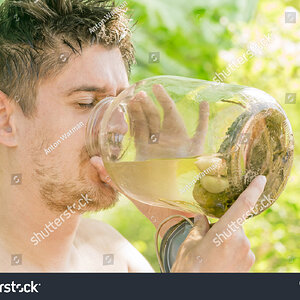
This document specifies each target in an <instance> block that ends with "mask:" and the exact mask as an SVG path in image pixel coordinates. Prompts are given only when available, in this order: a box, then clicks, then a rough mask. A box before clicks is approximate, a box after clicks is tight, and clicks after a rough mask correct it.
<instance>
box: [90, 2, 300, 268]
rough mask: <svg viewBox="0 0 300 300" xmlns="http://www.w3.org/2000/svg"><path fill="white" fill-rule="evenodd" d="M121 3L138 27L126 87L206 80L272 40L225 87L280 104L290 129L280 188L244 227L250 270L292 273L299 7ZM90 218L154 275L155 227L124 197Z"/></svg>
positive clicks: (299, 235)
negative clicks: (289, 159) (124, 242)
mask: <svg viewBox="0 0 300 300" xmlns="http://www.w3.org/2000/svg"><path fill="white" fill-rule="evenodd" d="M119 3H120V4H121V3H122V2H119ZM127 3H128V8H129V11H130V13H131V14H132V19H133V21H132V23H134V22H137V24H136V25H135V29H134V44H135V48H136V59H137V64H136V65H135V67H134V68H133V73H132V78H131V82H132V83H134V82H136V81H137V80H140V79H143V78H146V77H150V76H154V75H178V76H187V77H193V78H199V79H205V80H213V78H214V76H215V73H216V72H217V73H220V72H222V71H223V70H224V69H225V70H226V66H227V65H228V64H229V63H230V62H231V61H232V60H236V59H237V58H238V57H239V56H242V55H243V54H244V53H245V52H246V51H247V48H248V47H249V46H250V47H251V45H253V44H251V43H253V42H259V41H261V40H262V38H263V37H264V35H265V36H268V34H270V35H271V37H272V38H271V40H270V43H268V44H267V45H266V46H265V47H264V48H263V50H262V51H257V53H256V56H255V57H253V58H252V59H250V60H249V61H248V62H246V63H244V64H243V65H241V66H240V67H239V68H238V69H236V70H235V71H234V72H232V74H231V75H230V76H229V77H227V78H226V80H225V82H227V83H236V84H240V85H247V86H252V87H255V88H258V89H261V90H264V91H265V92H267V93H269V94H270V95H272V96H273V97H274V98H275V99H277V101H278V102H279V103H280V104H281V105H282V106H283V108H284V110H285V111H286V112H287V115H288V117H289V119H290V122H291V124H292V128H293V131H294V136H295V158H294V166H293V170H292V174H291V177H290V179H289V182H288V184H287V187H286V189H285V191H284V192H283V193H282V195H281V196H280V198H279V199H278V200H277V202H276V203H275V204H274V205H273V206H272V207H271V208H270V209H268V210H267V211H265V212H264V213H262V214H261V215H259V216H257V217H255V218H254V219H252V220H249V221H248V222H246V224H245V226H244V228H245V232H246V235H247V236H248V238H249V240H250V242H251V245H252V250H253V252H254V253H255V255H256V263H255V265H254V266H253V267H252V271H253V272H299V271H300V201H299V198H298V195H299V189H300V185H299V183H300V174H299V170H300V149H299V145H298V143H297V141H298V140H299V130H300V80H299V76H300V68H299V67H300V15H299V13H298V12H299V11H300V2H299V1H298V0H293V1H283V0H277V1H273V0H261V1H255V0H239V1H236V0H214V1H212V0H211V1H204V0H189V1H182V0H163V1H162V0H151V1H149V0H138V1H127ZM285 12H296V23H293V18H292V17H293V15H290V19H287V20H286V17H285V16H286V14H285ZM286 21H287V23H286ZM288 22H291V23H288ZM286 93H296V103H293V102H294V101H286ZM286 102H291V103H286ZM92 217H93V218H99V219H101V220H104V221H105V222H107V223H109V224H111V225H112V226H114V227H115V228H116V229H117V230H118V231H119V232H121V233H122V234H123V236H124V237H126V238H127V239H128V240H129V241H130V242H131V243H132V244H133V245H134V246H135V247H136V248H137V249H138V250H139V251H140V252H141V253H142V254H143V255H144V256H145V257H146V258H147V259H148V260H149V262H150V263H151V265H152V266H153V267H154V268H155V270H156V271H159V267H158V263H157V260H156V256H155V248H154V235H155V229H154V226H153V225H152V224H151V222H150V221H149V220H148V219H146V218H145V217H144V216H143V215H142V214H141V213H140V212H139V211H138V210H137V209H136V208H135V206H134V205H133V204H132V203H131V202H130V201H129V200H127V199H125V198H122V200H121V201H120V203H119V204H118V205H117V206H116V207H115V208H113V209H111V210H109V211H107V212H101V213H98V214H93V215H92Z"/></svg>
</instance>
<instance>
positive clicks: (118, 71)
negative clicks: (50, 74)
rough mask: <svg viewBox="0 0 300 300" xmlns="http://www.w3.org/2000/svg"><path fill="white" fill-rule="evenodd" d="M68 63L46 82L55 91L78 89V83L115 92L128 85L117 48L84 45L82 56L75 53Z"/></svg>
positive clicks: (46, 85) (46, 86)
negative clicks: (85, 46)
mask: <svg viewBox="0 0 300 300" xmlns="http://www.w3.org/2000/svg"><path fill="white" fill-rule="evenodd" d="M62 63H66V66H65V67H64V68H63V69H62V71H61V72H60V73H59V74H58V75H57V76H56V77H55V78H53V79H51V80H49V81H47V80H46V82H45V85H44V87H45V88H46V89H52V92H54V93H58V94H59V93H63V92H64V91H66V90H71V89H73V88H74V89H76V88H77V87H78V86H84V85H88V86H97V87H99V88H103V89H105V90H108V91H110V92H111V91H114V92H116V91H117V90H119V89H120V88H126V87H127V86H128V77H127V72H126V68H125V65H124V62H123V59H122V56H121V52H120V50H119V49H118V48H117V47H114V48H105V47H103V46H100V45H95V46H91V47H87V48H83V51H82V53H81V55H76V56H75V55H72V56H71V57H70V59H69V60H67V61H66V62H62Z"/></svg>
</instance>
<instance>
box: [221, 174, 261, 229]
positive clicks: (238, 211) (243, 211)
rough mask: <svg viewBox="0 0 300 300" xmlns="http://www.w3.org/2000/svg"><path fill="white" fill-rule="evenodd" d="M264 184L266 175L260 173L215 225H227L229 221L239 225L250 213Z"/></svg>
mask: <svg viewBox="0 0 300 300" xmlns="http://www.w3.org/2000/svg"><path fill="white" fill-rule="evenodd" d="M265 184H266V177H265V176H262V175H260V176H257V177H256V178H255V179H254V180H253V181H252V182H251V183H250V185H249V186H248V187H247V188H246V189H245V190H244V191H243V193H242V194H241V195H240V196H239V198H238V199H237V200H236V201H235V202H234V204H233V205H232V206H231V207H230V209H229V210H228V211H227V212H226V213H225V214H224V216H223V217H222V218H221V219H220V220H219V222H217V223H216V225H217V226H218V227H219V226H227V225H228V224H229V223H231V222H237V223H238V225H240V226H241V225H242V224H243V223H244V222H245V220H246V218H247V217H249V216H250V215H251V214H252V210H253V208H254V206H255V204H256V202H257V200H258V198H259V197H260V195H261V194H262V192H263V191H264V187H265Z"/></svg>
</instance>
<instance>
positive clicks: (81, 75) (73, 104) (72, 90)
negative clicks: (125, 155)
mask: <svg viewBox="0 0 300 300" xmlns="http://www.w3.org/2000/svg"><path fill="white" fill-rule="evenodd" d="M62 63H66V66H65V68H64V69H63V70H62V72H61V73H60V74H59V75H58V76H56V77H55V78H52V79H47V80H44V81H43V82H42V83H41V84H40V85H39V86H38V89H37V99H36V105H37V115H36V117H34V118H33V119H26V118H25V117H24V119H22V120H20V121H21V123H22V124H19V125H20V135H19V145H18V146H19V147H22V153H21V154H22V156H25V157H26V158H25V159H24V163H25V161H26V170H25V172H26V174H27V175H28V176H32V180H33V181H35V183H36V184H38V186H39V190H40V193H41V196H42V198H43V200H45V201H46V202H45V203H47V204H48V205H49V206H50V207H51V208H53V209H58V210H60V211H64V210H65V209H66V206H67V205H73V203H78V200H79V199H80V198H81V194H84V195H85V194H87V195H88V197H89V199H92V200H93V201H92V202H89V203H90V204H89V206H86V207H85V208H84V210H98V209H102V208H108V207H110V206H112V205H113V204H114V203H115V202H116V201H117V194H116V192H115V191H114V190H113V189H112V188H111V187H109V186H108V185H106V184H105V183H103V182H102V181H101V180H100V179H99V176H98V174H97V172H96V169H95V168H94V167H93V166H92V165H91V163H90V161H89V159H90V157H89V156H88V154H87V151H86V148H85V126H81V127H80V124H79V123H80V122H83V123H84V125H86V123H87V120H88V118H89V115H90V113H91V110H92V108H93V106H94V105H95V102H98V101H101V100H102V99H104V98H105V97H107V96H116V95H118V94H119V93H120V92H121V91H122V90H123V89H125V88H126V87H128V77H127V73H126V69H125V66H124V63H123V60H122V57H121V54H120V51H119V49H118V48H112V49H107V48H104V47H102V46H99V45H97V46H92V47H88V48H85V49H83V53H82V55H80V56H77V57H73V56H71V58H70V60H69V61H66V62H62ZM93 103H94V105H93ZM78 124H79V126H78V129H74V130H72V129H73V128H74V127H76V126H77V125H78ZM65 134H66V135H65ZM51 145H52V146H53V148H52V147H51ZM51 148H52V149H51ZM46 153H47V154H46ZM22 159H23V158H22ZM81 212H83V210H82V211H81Z"/></svg>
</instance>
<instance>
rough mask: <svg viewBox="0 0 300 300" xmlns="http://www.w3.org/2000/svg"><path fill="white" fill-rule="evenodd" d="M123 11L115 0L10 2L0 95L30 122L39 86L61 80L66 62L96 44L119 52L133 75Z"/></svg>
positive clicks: (3, 24)
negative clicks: (117, 49)
mask: <svg viewBox="0 0 300 300" xmlns="http://www.w3.org/2000/svg"><path fill="white" fill-rule="evenodd" d="M125 3H126V1H125ZM123 6H124V5H122V8H117V6H116V4H115V2H114V1H111V0H14V1H13V0H5V1H4V2H3V3H2V5H1V6H0V90H1V91H2V92H4V93H5V94H6V95H7V96H8V97H9V98H10V99H11V100H12V101H16V102H17V103H18V104H19V105H20V107H21V109H22V110H23V112H24V115H26V116H28V117H30V116H32V115H33V114H34V111H35V108H36V105H35V98H36V87H37V84H38V82H40V81H41V80H42V79H45V78H49V77H51V76H55V75H57V74H58V73H59V72H60V71H61V70H62V68H63V67H64V66H65V65H66V64H65V63H62V61H63V62H66V60H67V59H69V57H70V56H71V55H80V53H81V52H82V49H83V48H84V47H88V46H91V45H93V44H101V45H103V46H105V47H108V48H109V47H118V48H119V49H120V52H121V54H122V57H123V61H124V64H125V67H126V69H127V73H128V76H129V74H130V70H131V66H132V64H133V63H134V62H135V59H134V47H133V45H132V43H131V30H130V28H129V18H128V17H127V16H126V14H125V13H126V9H125V8H123ZM98 25H100V26H98ZM20 100H22V101H20Z"/></svg>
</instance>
